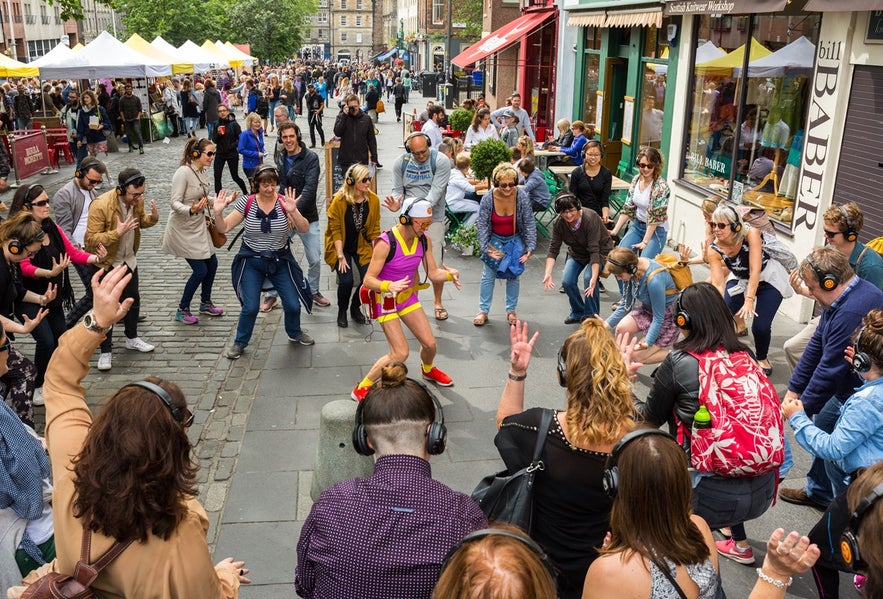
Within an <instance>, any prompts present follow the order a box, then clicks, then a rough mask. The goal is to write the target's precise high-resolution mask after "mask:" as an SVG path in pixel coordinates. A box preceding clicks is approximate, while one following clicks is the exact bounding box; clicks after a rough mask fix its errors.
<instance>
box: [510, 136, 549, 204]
mask: <svg viewBox="0 0 883 599" xmlns="http://www.w3.org/2000/svg"><path fill="white" fill-rule="evenodd" d="M525 137H526V136H525ZM516 168H517V169H518V173H519V175H520V176H519V184H518V187H520V188H522V189H523V190H524V191H525V193H527V197H528V198H530V206H531V208H533V211H534V212H542V211H543V210H545V209H546V208H548V207H549V202H551V201H552V194H551V193H549V186H548V185H546V178H545V177H544V176H543V172H542V171H541V170H540V169H538V168H537V167H536V164H535V163H534V161H533V159H532V158H522V159H521V160H520V161H519V162H518V166H517V167H516Z"/></svg>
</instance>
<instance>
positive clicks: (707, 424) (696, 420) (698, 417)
mask: <svg viewBox="0 0 883 599" xmlns="http://www.w3.org/2000/svg"><path fill="white" fill-rule="evenodd" d="M693 428H694V429H703V428H711V412H709V411H708V408H706V407H705V406H699V410H697V411H696V413H695V414H693Z"/></svg>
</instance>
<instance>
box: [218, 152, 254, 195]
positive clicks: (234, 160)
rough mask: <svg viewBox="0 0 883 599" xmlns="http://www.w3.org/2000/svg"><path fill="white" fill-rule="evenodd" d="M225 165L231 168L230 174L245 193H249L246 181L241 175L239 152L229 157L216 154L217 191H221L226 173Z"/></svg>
mask: <svg viewBox="0 0 883 599" xmlns="http://www.w3.org/2000/svg"><path fill="white" fill-rule="evenodd" d="M225 165H226V166H228V167H229V168H230V176H231V177H233V182H234V183H236V185H238V186H239V189H241V190H242V193H243V194H245V195H248V189H246V187H245V181H243V180H242V177H240V176H239V154H233V155H232V156H228V157H227V158H221V157H219V156H215V167H214V168H215V193H218V192H219V191H221V176H222V175H223V174H224V166H225Z"/></svg>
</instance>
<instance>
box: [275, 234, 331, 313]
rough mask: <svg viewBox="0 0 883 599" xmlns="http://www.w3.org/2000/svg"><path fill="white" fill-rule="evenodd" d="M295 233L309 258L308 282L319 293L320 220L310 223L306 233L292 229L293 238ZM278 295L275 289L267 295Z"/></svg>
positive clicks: (314, 291) (320, 258) (311, 289)
mask: <svg viewBox="0 0 883 599" xmlns="http://www.w3.org/2000/svg"><path fill="white" fill-rule="evenodd" d="M295 233H297V235H298V237H300V240H301V243H303V244H304V255H305V256H306V258H307V282H308V283H309V284H310V291H312V292H313V293H319V271H320V269H321V268H322V248H321V247H320V245H319V221H316V222H314V223H310V230H309V231H307V232H306V233H301V232H299V231H292V232H291V237H292V239H293V238H294V235H295ZM277 295H278V294H277V293H276V291H275V290H270V291H268V292H267V297H276V296H277Z"/></svg>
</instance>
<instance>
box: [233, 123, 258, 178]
mask: <svg viewBox="0 0 883 599" xmlns="http://www.w3.org/2000/svg"><path fill="white" fill-rule="evenodd" d="M238 150H239V153H240V154H242V168H243V169H249V168H257V167H258V165H259V164H260V163H261V156H260V154H259V152H263V151H264V130H263V129H261V130H260V131H258V132H257V134H255V132H254V130H253V129H252V128H251V127H249V128H248V129H245V130H243V132H242V133H240V134H239V147H238Z"/></svg>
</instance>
